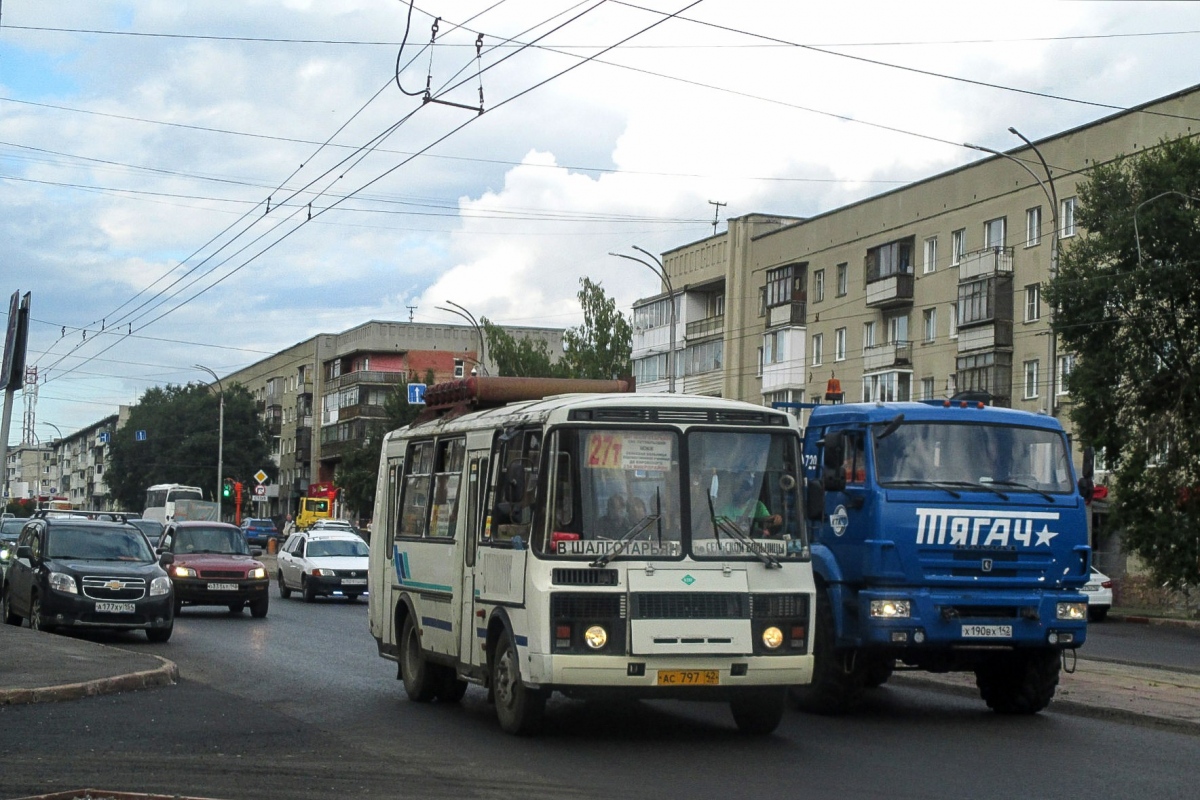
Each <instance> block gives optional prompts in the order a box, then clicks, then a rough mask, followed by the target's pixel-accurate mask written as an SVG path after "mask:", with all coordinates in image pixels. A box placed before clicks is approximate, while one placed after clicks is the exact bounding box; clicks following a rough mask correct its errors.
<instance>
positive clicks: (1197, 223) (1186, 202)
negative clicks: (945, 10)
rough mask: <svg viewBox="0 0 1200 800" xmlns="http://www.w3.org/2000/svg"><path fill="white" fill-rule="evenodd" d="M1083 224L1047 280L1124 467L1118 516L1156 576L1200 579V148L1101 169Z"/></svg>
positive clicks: (1084, 202)
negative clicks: (1082, 228) (1076, 237)
mask: <svg viewBox="0 0 1200 800" xmlns="http://www.w3.org/2000/svg"><path fill="white" fill-rule="evenodd" d="M1079 201H1080V203H1079V208H1078V210H1077V213H1076V219H1077V221H1078V222H1079V223H1081V224H1082V226H1083V227H1084V228H1086V231H1087V232H1086V234H1084V235H1083V236H1081V237H1079V238H1078V239H1077V240H1076V241H1075V242H1074V243H1073V244H1072V246H1071V247H1070V248H1069V249H1067V250H1066V251H1065V252H1064V253H1063V254H1062V257H1061V259H1060V264H1059V270H1058V274H1057V276H1056V277H1055V279H1054V280H1053V281H1052V282H1051V283H1050V285H1049V286H1048V287H1047V299H1048V300H1049V302H1050V303H1052V304H1053V305H1054V307H1055V308H1056V309H1057V310H1056V314H1055V319H1054V330H1055V332H1056V333H1057V334H1058V336H1059V337H1060V338H1061V341H1062V343H1063V347H1064V350H1065V351H1069V352H1073V353H1075V354H1076V362H1075V367H1074V370H1073V371H1072V372H1071V375H1070V379H1069V381H1070V382H1069V386H1070V391H1071V395H1072V397H1073V399H1074V400H1075V404H1074V406H1073V407H1072V409H1071V419H1072V420H1073V421H1074V423H1075V425H1076V427H1077V430H1078V432H1079V435H1080V437H1081V438H1082V440H1083V441H1084V443H1086V444H1092V445H1094V446H1096V447H1098V448H1100V447H1103V448H1104V452H1105V457H1106V460H1107V462H1108V465H1109V466H1110V468H1112V470H1113V473H1114V481H1115V485H1114V487H1113V488H1114V493H1113V497H1114V499H1113V508H1112V511H1113V522H1114V523H1115V524H1116V525H1117V526H1118V527H1119V528H1120V529H1121V530H1122V531H1123V534H1124V539H1125V543H1126V546H1127V547H1128V548H1129V549H1130V550H1132V551H1133V552H1135V553H1136V554H1137V555H1138V556H1140V557H1141V558H1142V559H1144V560H1145V561H1146V563H1147V564H1148V565H1149V566H1150V568H1151V569H1152V571H1153V573H1154V575H1155V577H1156V578H1157V579H1158V580H1160V581H1163V582H1167V583H1171V584H1174V585H1177V586H1182V585H1183V584H1185V583H1186V584H1191V585H1192V586H1196V585H1197V584H1200V263H1198V258H1200V205H1198V204H1200V144H1197V143H1196V142H1195V141H1192V140H1189V139H1179V140H1173V141H1168V142H1163V143H1161V144H1160V145H1159V146H1158V147H1156V148H1152V149H1149V150H1147V151H1145V152H1144V153H1141V154H1139V155H1137V156H1135V157H1129V158H1125V159H1122V160H1119V161H1116V162H1113V163H1111V164H1105V165H1100V166H1097V167H1095V168H1094V169H1093V170H1092V172H1091V175H1090V177H1089V179H1088V181H1087V182H1085V183H1083V184H1081V185H1080V186H1079Z"/></svg>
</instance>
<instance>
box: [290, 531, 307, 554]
mask: <svg viewBox="0 0 1200 800" xmlns="http://www.w3.org/2000/svg"><path fill="white" fill-rule="evenodd" d="M292 538H293V539H294V540H295V541H293V542H292V547H291V549H290V550H288V552H289V553H291V554H292V555H294V556H295V557H296V558H301V557H303V555H304V542H305V538H304V537H303V536H293V537H292Z"/></svg>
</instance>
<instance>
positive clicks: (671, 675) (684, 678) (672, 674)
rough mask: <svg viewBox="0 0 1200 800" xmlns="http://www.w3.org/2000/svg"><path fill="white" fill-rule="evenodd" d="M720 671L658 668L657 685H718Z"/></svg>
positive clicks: (719, 682)
mask: <svg viewBox="0 0 1200 800" xmlns="http://www.w3.org/2000/svg"><path fill="white" fill-rule="evenodd" d="M720 684H721V673H720V672H719V671H717V670H715V669H660V670H659V671H658V685H659V686H719V685H720Z"/></svg>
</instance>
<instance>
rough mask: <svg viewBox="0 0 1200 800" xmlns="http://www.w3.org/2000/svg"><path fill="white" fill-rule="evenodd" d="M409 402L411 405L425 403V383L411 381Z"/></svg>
mask: <svg viewBox="0 0 1200 800" xmlns="http://www.w3.org/2000/svg"><path fill="white" fill-rule="evenodd" d="M408 404H409V405H410V406H423V405H425V384H423V383H410V384H409V385H408Z"/></svg>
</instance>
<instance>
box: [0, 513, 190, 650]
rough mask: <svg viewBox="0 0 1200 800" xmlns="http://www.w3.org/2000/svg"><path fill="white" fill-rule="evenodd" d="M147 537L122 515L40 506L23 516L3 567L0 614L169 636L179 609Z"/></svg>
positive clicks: (159, 638)
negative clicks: (111, 517) (107, 517)
mask: <svg viewBox="0 0 1200 800" xmlns="http://www.w3.org/2000/svg"><path fill="white" fill-rule="evenodd" d="M172 560H173V558H172V556H171V555H170V554H168V553H164V554H162V555H158V556H156V555H155V553H154V550H152V549H151V547H150V545H149V543H148V542H147V541H146V537H145V536H144V535H142V533H141V531H139V530H137V529H136V528H134V527H132V526H130V525H126V524H125V523H123V522H111V521H102V520H91V519H86V518H83V517H78V516H70V515H59V514H56V513H55V512H38V513H37V514H35V515H34V516H33V517H31V518H30V519H29V521H28V522H26V523H25V525H24V527H23V528H22V529H21V535H20V538H19V539H18V540H17V549H16V554H15V558H14V559H13V561H12V564H11V565H10V567H9V569H8V570H7V573H6V574H5V579H4V587H3V592H2V594H0V617H3V619H4V621H5V622H7V623H8V624H9V625H20V624H21V621H22V619H28V620H29V627H31V628H33V629H34V630H41V631H52V630H54V629H56V628H72V629H81V628H115V629H124V630H144V631H145V632H146V638H148V639H149V640H150V641H152V642H165V641H167V640H168V639H170V638H171V631H172V630H173V629H174V625H175V612H174V604H173V594H172V589H171V579H170V578H169V577H168V576H167V572H166V569H165V568H166V567H169V566H170V565H171V562H172Z"/></svg>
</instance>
